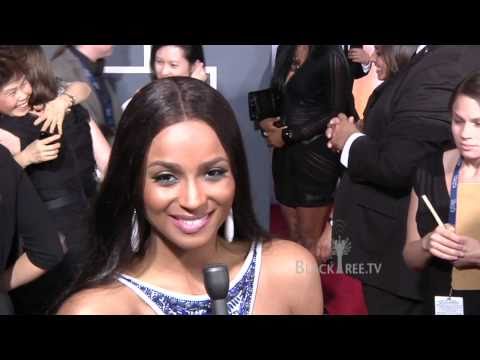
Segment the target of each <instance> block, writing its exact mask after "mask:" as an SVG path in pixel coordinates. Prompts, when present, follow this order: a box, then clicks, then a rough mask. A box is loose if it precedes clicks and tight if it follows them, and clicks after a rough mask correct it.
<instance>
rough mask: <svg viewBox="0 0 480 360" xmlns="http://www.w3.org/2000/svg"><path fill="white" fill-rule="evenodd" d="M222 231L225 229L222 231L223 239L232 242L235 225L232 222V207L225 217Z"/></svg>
mask: <svg viewBox="0 0 480 360" xmlns="http://www.w3.org/2000/svg"><path fill="white" fill-rule="evenodd" d="M224 231H225V233H224V237H225V240H227V241H228V242H232V241H233V237H234V235H235V225H234V223H233V210H232V209H230V211H229V212H228V216H227V219H226V220H225V224H224Z"/></svg>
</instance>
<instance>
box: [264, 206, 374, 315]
mask: <svg viewBox="0 0 480 360" xmlns="http://www.w3.org/2000/svg"><path fill="white" fill-rule="evenodd" d="M270 232H271V233H272V234H273V235H274V236H277V237H280V238H283V239H288V227H287V224H286V222H285V220H284V218H283V215H282V212H281V210H280V207H279V206H278V205H272V207H271V216H270ZM334 268H335V267H334ZM321 277H322V288H323V297H324V301H325V308H326V310H327V313H328V314H330V315H367V307H366V305H365V299H364V297H363V290H362V283H361V282H360V281H358V280H356V279H354V278H352V277H350V276H346V275H343V274H321Z"/></svg>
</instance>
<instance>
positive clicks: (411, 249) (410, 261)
mask: <svg viewBox="0 0 480 360" xmlns="http://www.w3.org/2000/svg"><path fill="white" fill-rule="evenodd" d="M417 209H418V196H417V194H416V193H415V191H414V190H412V192H411V194H410V206H409V208H408V217H407V239H406V242H405V246H404V248H403V257H404V259H405V262H406V263H407V266H408V267H409V268H411V269H413V270H422V269H423V268H425V266H426V265H427V263H428V261H429V260H430V259H431V258H432V255H431V254H430V252H428V251H427V250H425V249H424V247H423V246H422V241H423V239H422V238H421V237H420V234H419V233H418V228H417V220H416V215H417Z"/></svg>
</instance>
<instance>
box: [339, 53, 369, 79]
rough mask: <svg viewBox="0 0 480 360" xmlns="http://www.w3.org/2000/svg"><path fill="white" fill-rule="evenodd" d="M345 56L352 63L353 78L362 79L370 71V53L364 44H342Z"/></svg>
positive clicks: (351, 72)
mask: <svg viewBox="0 0 480 360" xmlns="http://www.w3.org/2000/svg"><path fill="white" fill-rule="evenodd" d="M342 48H343V52H344V53H345V57H346V58H347V60H348V64H349V65H350V74H351V75H352V77H353V79H355V80H356V79H360V78H362V77H364V76H366V75H367V74H368V73H369V72H370V68H371V65H372V63H371V60H370V55H369V54H368V53H367V52H366V51H365V50H364V49H363V45H342Z"/></svg>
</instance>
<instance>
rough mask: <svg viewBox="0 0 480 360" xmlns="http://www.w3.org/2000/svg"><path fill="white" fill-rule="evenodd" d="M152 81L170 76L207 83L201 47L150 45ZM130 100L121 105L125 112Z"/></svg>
mask: <svg viewBox="0 0 480 360" xmlns="http://www.w3.org/2000/svg"><path fill="white" fill-rule="evenodd" d="M150 69H151V78H152V80H158V79H163V78H165V77H170V76H191V77H192V78H194V79H198V80H202V81H207V80H208V74H207V73H206V72H205V56H204V54H203V46H202V45H152V47H151V51H150ZM131 100H132V98H129V99H127V100H126V101H125V102H124V103H123V104H122V109H123V110H125V108H126V107H127V105H128V104H129V103H130V101H131Z"/></svg>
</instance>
